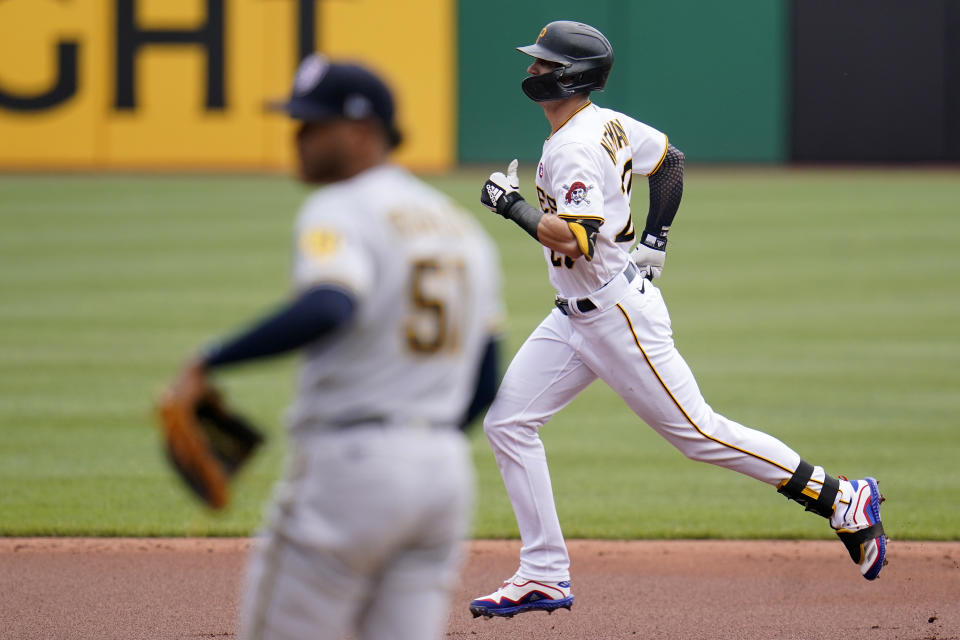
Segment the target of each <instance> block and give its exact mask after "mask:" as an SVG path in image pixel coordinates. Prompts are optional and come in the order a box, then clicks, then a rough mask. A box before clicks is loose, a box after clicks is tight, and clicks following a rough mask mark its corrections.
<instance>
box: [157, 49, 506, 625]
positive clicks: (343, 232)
mask: <svg viewBox="0 0 960 640" xmlns="http://www.w3.org/2000/svg"><path fill="white" fill-rule="evenodd" d="M277 106H278V108H280V109H282V110H284V111H285V112H287V113H288V114H289V115H290V116H291V117H293V118H294V119H296V120H298V121H300V122H301V124H300V127H299V130H298V132H297V136H296V145H297V151H298V160H299V172H300V178H301V179H302V180H303V181H304V182H306V183H309V184H317V185H325V186H323V187H322V188H319V189H318V190H316V191H315V192H314V193H313V194H312V195H311V196H310V197H309V198H308V199H307V200H306V202H305V204H304V205H303V208H302V210H301V212H300V215H299V217H298V220H297V223H296V232H295V249H294V261H293V285H294V299H293V300H292V301H291V302H289V303H288V304H287V305H286V306H284V307H283V308H282V309H280V310H279V311H277V312H276V313H274V314H273V315H271V316H270V317H268V318H266V319H264V320H263V321H261V322H259V323H257V324H256V325H254V326H253V327H251V328H250V329H248V330H246V331H243V332H242V333H241V334H239V335H237V336H236V337H234V338H231V339H229V340H227V341H225V342H223V343H221V344H219V345H217V346H215V347H213V348H211V349H209V350H207V351H206V352H205V353H203V354H202V355H201V356H200V357H199V358H198V359H196V360H194V361H192V362H190V363H189V364H188V365H187V366H186V367H185V369H184V370H183V372H182V373H181V375H180V377H179V378H178V379H177V380H175V382H174V387H177V386H180V387H183V386H195V387H202V386H204V385H206V384H207V382H206V376H207V375H208V372H209V371H210V370H213V369H218V368H220V367H223V366H225V365H228V364H233V363H236V362H240V361H244V360H250V359H253V358H260V357H264V356H269V355H274V354H277V353H281V352H284V351H288V350H291V349H295V348H298V347H299V348H302V349H303V353H304V359H303V364H302V367H301V369H300V375H299V384H298V386H297V391H296V399H295V401H294V403H293V406H292V408H291V411H290V424H289V434H290V447H289V451H290V454H289V458H288V461H287V468H286V471H285V475H284V478H283V479H282V481H281V482H280V483H279V484H278V485H277V487H276V490H275V495H274V499H273V505H272V509H271V514H270V515H269V517H268V522H267V523H266V525H265V529H264V535H263V538H264V540H263V541H262V544H260V545H258V547H257V549H256V551H255V552H254V554H253V556H252V559H251V564H250V566H249V573H248V585H247V593H246V597H245V600H244V604H243V616H242V621H241V625H240V627H241V630H240V637H241V638H246V639H262V638H270V639H288V638H289V639H293V638H311V639H330V640H333V639H335V638H341V637H343V636H344V635H345V634H346V633H350V634H351V637H355V638H358V639H370V640H372V639H381V638H397V639H407V640H423V639H425V638H439V637H441V635H442V631H443V626H444V624H445V622H446V612H447V607H448V604H449V602H448V596H449V591H450V588H451V583H452V581H453V580H454V579H455V577H456V572H457V568H458V562H457V561H458V547H459V545H460V542H461V540H462V538H463V536H464V535H465V533H466V531H467V528H468V519H469V514H470V511H471V508H472V506H471V505H472V492H473V474H472V466H471V463H470V459H469V449H468V445H467V442H466V439H465V438H464V437H463V434H462V433H461V428H462V427H463V426H465V424H466V423H468V422H469V421H470V420H471V419H472V418H474V417H476V416H477V415H479V413H480V412H481V411H482V410H483V409H484V408H485V407H486V406H487V405H488V404H489V402H490V400H492V398H493V395H494V392H495V390H496V381H497V363H496V353H497V347H496V344H497V342H496V340H495V339H494V336H495V335H496V333H495V330H496V329H497V326H496V324H497V323H498V322H499V320H500V317H501V315H502V313H503V309H502V301H501V294H500V274H499V266H498V258H497V255H496V249H495V247H494V245H493V243H492V242H491V241H490V240H489V238H488V236H487V235H486V234H485V233H484V232H483V231H482V230H481V227H480V226H479V224H478V223H477V222H476V220H475V219H474V218H473V217H472V216H471V215H470V214H468V213H466V212H465V211H463V210H462V209H460V208H459V207H457V206H456V205H454V204H453V203H452V202H451V201H450V200H449V199H448V198H447V197H445V196H443V195H442V194H440V193H439V192H437V191H435V190H434V189H432V188H430V187H429V186H427V185H426V184H424V183H423V182H421V181H419V180H418V179H416V178H415V177H414V176H412V175H411V174H410V173H408V172H407V171H405V170H403V169H401V168H399V167H397V166H395V165H392V164H390V163H389V162H388V155H389V153H390V151H391V150H392V149H393V148H394V147H395V146H396V145H397V144H398V143H399V141H400V135H399V133H398V132H397V129H396V128H395V125H394V103H393V99H392V96H391V94H390V91H389V89H388V88H387V86H386V85H385V84H384V83H383V82H382V81H381V80H380V78H378V77H377V76H376V75H374V74H373V73H371V72H370V71H369V70H367V69H365V68H363V67H361V66H358V65H354V64H345V63H335V62H331V61H329V60H327V59H325V58H324V57H322V56H319V55H311V56H309V57H307V58H306V59H305V60H304V61H303V63H302V64H301V66H300V68H299V70H298V71H297V74H296V78H295V80H294V87H293V92H292V95H291V96H290V99H289V100H287V101H285V102H283V103H282V104H280V105H277Z"/></svg>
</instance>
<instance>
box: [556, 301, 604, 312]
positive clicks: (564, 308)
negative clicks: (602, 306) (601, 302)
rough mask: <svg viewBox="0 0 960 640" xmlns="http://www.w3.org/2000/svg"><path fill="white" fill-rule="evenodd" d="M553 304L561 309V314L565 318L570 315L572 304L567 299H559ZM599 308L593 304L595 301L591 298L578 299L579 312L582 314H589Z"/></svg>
mask: <svg viewBox="0 0 960 640" xmlns="http://www.w3.org/2000/svg"><path fill="white" fill-rule="evenodd" d="M553 304H555V305H557V309H560V313H562V314H563V315H565V316H568V315H570V303H569V302H567V300H566V299H565V298H557V299H556V300H554V301H553ZM596 308H597V305H595V304H593V300H591V299H590V298H578V299H577V311H579V312H580V313H587V312H590V311H593V310H594V309H596Z"/></svg>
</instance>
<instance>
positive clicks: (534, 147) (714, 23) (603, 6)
mask: <svg viewBox="0 0 960 640" xmlns="http://www.w3.org/2000/svg"><path fill="white" fill-rule="evenodd" d="M787 9H788V7H787V0H740V1H739V2H736V3H725V2H724V3H712V2H700V1H694V0H680V1H670V2H664V1H663V0H658V1H657V2H652V1H648V0H641V1H637V2H627V1H625V0H620V1H618V0H594V1H593V2H590V3H583V2H573V1H572V0H552V1H551V2H542V1H540V0H536V1H533V2H516V1H508V0H488V1H485V2H482V3H480V2H472V1H469V0H460V2H459V6H458V30H459V33H458V43H459V45H458V55H459V59H458V68H459V79H458V82H459V92H458V95H459V105H458V110H459V115H458V119H457V126H458V148H457V151H458V159H459V161H460V162H480V163H499V162H502V163H504V164H505V163H506V162H507V161H509V160H510V159H511V158H513V157H519V158H520V159H521V160H523V161H535V160H536V159H537V158H538V157H539V153H540V149H541V145H542V143H543V140H544V138H545V137H546V136H547V134H548V133H549V129H548V127H547V123H546V120H545V119H544V117H543V111H542V110H541V109H540V107H538V106H537V105H536V104H535V103H533V102H531V101H530V100H529V99H527V97H526V96H524V95H523V93H522V92H521V90H520V82H521V81H522V80H523V78H524V77H525V76H526V72H525V69H526V66H527V64H529V61H530V58H528V57H527V56H525V55H523V54H521V53H519V52H517V51H515V49H514V47H516V46H518V45H523V44H529V43H530V42H533V41H534V40H535V39H536V37H537V34H538V33H539V31H540V28H541V27H542V26H543V25H544V24H546V23H548V22H550V21H552V20H561V19H567V20H579V21H581V22H586V23H588V24H591V25H593V26H595V27H597V28H598V29H600V30H601V31H603V33H604V34H605V35H606V36H607V37H608V38H609V39H610V42H611V44H612V45H613V48H614V52H615V56H616V61H615V63H614V67H613V72H612V74H611V76H610V81H609V85H608V89H607V90H606V91H604V92H602V93H596V94H594V101H595V102H596V103H597V104H600V105H601V106H608V107H611V108H614V109H618V110H620V111H624V112H627V113H629V114H630V115H632V116H634V117H636V118H637V119H639V120H642V121H644V122H646V123H648V124H650V125H651V126H654V127H656V128H658V129H660V130H661V131H663V132H664V133H666V134H667V135H668V136H669V137H670V140H671V141H672V142H673V143H674V144H675V145H677V146H678V147H680V148H681V149H682V150H683V151H684V152H685V153H686V154H687V158H688V161H690V162H723V161H742V162H780V161H783V160H785V159H786V156H787V150H788V142H787V141H788V132H787V126H788V122H789V114H788V104H789V96H788V95H787V91H788V88H789V86H790V82H789V63H788V58H787V55H788V52H789V50H790V42H789V40H788V34H789V28H788V23H787V18H788V11H787Z"/></svg>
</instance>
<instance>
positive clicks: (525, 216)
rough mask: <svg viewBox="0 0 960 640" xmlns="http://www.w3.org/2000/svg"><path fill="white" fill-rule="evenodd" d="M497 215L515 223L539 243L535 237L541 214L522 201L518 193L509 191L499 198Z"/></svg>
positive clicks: (538, 239)
mask: <svg viewBox="0 0 960 640" xmlns="http://www.w3.org/2000/svg"><path fill="white" fill-rule="evenodd" d="M497 213H499V214H500V215H502V216H503V217H504V218H506V219H507V220H513V221H514V222H516V223H517V224H518V225H519V226H520V228H521V229H523V230H524V231H526V232H527V233H529V234H530V236H531V237H532V238H533V239H534V240H536V241H537V242H540V238H538V237H537V227H538V226H539V225H540V218H542V217H543V213H542V212H540V211H539V210H537V209H536V208H535V207H534V206H533V205H531V204H530V203H528V202H527V201H526V200H524V199H523V196H521V195H520V194H519V193H517V192H516V191H511V192H510V193H508V194H506V195H504V196H503V197H502V198H500V201H499V202H497Z"/></svg>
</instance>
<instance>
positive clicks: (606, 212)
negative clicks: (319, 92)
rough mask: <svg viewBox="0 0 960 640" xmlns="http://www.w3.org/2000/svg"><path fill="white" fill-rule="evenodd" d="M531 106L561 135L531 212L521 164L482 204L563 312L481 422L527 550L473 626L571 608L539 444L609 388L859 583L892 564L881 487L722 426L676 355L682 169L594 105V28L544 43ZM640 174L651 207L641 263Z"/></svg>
mask: <svg viewBox="0 0 960 640" xmlns="http://www.w3.org/2000/svg"><path fill="white" fill-rule="evenodd" d="M519 51H521V52H523V53H525V54H527V55H529V56H531V57H533V58H534V60H533V62H532V63H531V64H530V66H529V67H528V69H527V73H528V74H529V76H528V77H527V78H526V79H525V80H524V81H523V84H522V88H523V91H524V93H525V94H526V95H527V96H528V97H529V98H531V99H532V100H534V101H536V102H537V103H539V104H540V106H542V107H543V110H544V114H545V115H546V118H547V120H548V122H549V123H550V127H551V131H550V136H549V137H548V138H547V140H546V142H544V144H543V154H542V156H541V159H540V163H539V164H538V165H537V175H536V188H537V192H536V205H537V206H533V205H531V204H529V203H528V202H527V201H526V200H525V199H524V198H523V197H521V195H520V193H519V192H518V188H519V181H518V179H517V161H516V160H514V161H513V162H511V163H510V166H509V168H508V169H507V173H506V174H503V173H501V172H497V173H494V174H492V175H491V176H490V178H489V180H487V182H486V184H484V186H483V189H482V191H481V202H482V203H483V204H484V205H485V206H487V207H488V208H490V209H491V210H493V211H495V212H496V213H499V214H500V215H502V216H503V217H504V218H506V219H508V220H512V221H514V222H515V223H516V224H517V225H518V226H519V227H520V228H521V229H523V230H524V231H526V232H527V233H528V234H530V236H532V237H533V238H534V239H535V240H537V241H538V242H539V243H540V244H542V245H543V254H544V257H545V258H546V263H547V271H548V273H549V276H550V282H551V283H552V284H553V286H554V287H555V288H556V290H557V298H556V308H555V309H554V310H553V311H552V312H550V314H549V315H548V316H547V317H546V318H545V319H544V320H543V322H541V323H540V325H539V326H538V327H537V328H536V329H535V330H534V331H533V333H532V334H531V335H530V336H529V337H528V338H527V340H526V342H525V343H524V344H523V346H522V347H521V348H520V350H519V351H518V352H517V354H516V356H515V357H514V359H513V361H512V362H511V363H510V366H509V368H508V370H507V372H506V374H505V376H504V379H503V381H502V383H501V386H500V389H499V390H498V391H497V394H496V398H495V399H494V401H493V404H492V406H491V407H490V410H489V411H488V412H487V415H486V418H485V420H484V430H485V432H486V434H487V438H488V439H489V441H490V444H491V446H492V447H493V451H494V454H495V457H496V460H497V464H498V466H499V468H500V473H501V475H502V476H503V482H504V485H505V486H506V489H507V493H508V494H509V496H510V500H511V502H512V504H513V509H514V513H515V515H516V518H517V524H518V527H519V529H520V536H521V538H522V543H523V544H522V548H521V552H520V567H519V569H518V570H517V572H516V574H515V575H514V576H513V577H511V578H509V579H507V580H506V581H505V582H504V583H503V585H502V586H501V587H500V588H499V589H497V590H496V591H494V592H493V593H491V594H489V595H485V596H482V597H479V598H477V599H476V600H474V601H472V602H471V603H470V610H471V611H472V612H473V614H474V616H480V615H484V616H508V617H509V616H512V615H514V614H517V613H521V612H525V611H531V610H538V609H539V610H546V611H552V610H554V609H557V608H561V607H564V608H567V609H569V608H570V607H571V605H572V604H573V594H572V593H571V587H570V569H569V566H570V563H569V557H568V554H567V549H566V545H565V543H564V539H563V534H562V533H561V530H560V524H559V521H558V519H557V513H556V509H555V506H554V500H553V492H552V489H551V485H550V474H549V471H548V469H547V462H546V457H545V453H544V448H543V444H542V442H541V440H540V437H539V433H538V432H539V429H540V428H541V427H542V426H543V425H544V424H546V423H547V421H548V420H549V419H550V417H551V416H553V415H554V414H555V413H556V412H557V411H559V410H560V409H562V408H563V407H564V406H566V405H567V404H568V403H569V402H570V401H571V400H572V399H573V398H574V396H576V395H577V394H578V393H580V391H582V390H583V389H585V388H586V387H587V385H589V384H590V383H591V382H593V381H594V380H595V379H597V378H600V379H602V380H603V381H604V382H606V383H607V384H608V385H610V387H611V388H612V389H613V390H614V391H616V392H617V393H618V394H619V395H620V396H621V397H622V398H623V399H624V400H625V401H626V403H627V404H628V405H629V406H630V408H631V409H633V411H634V412H635V413H636V414H637V416H639V417H640V419H642V420H643V421H644V422H646V423H647V424H648V425H650V426H651V427H652V428H653V429H655V430H656V431H657V433H659V434H660V435H662V436H663V437H664V438H666V439H667V440H668V441H669V442H670V443H671V444H673V445H674V446H675V447H677V449H679V450H680V451H681V452H683V454H684V455H686V456H687V457H689V458H690V459H692V460H699V461H702V462H709V463H712V464H716V465H719V466H722V467H725V468H727V469H732V470H734V471H738V472H740V473H743V474H746V475H748V476H751V477H753V478H756V479H757V480H760V481H762V482H765V483H767V484H770V485H772V486H774V487H776V488H777V490H778V492H779V493H781V494H783V495H785V496H786V497H787V498H790V499H792V500H795V501H796V502H799V503H800V504H802V505H803V506H804V507H806V508H807V510H808V511H813V512H814V513H817V514H819V515H821V516H823V517H824V518H827V519H829V521H830V526H831V527H833V528H834V529H835V530H836V532H837V534H838V535H839V536H840V538H841V540H842V541H843V542H844V544H845V545H846V547H847V549H848V551H849V553H850V555H851V557H852V558H853V560H854V562H855V563H857V565H859V568H860V572H861V573H862V574H863V576H864V577H865V578H867V579H868V580H873V579H874V578H876V577H877V575H878V574H879V573H880V570H881V568H882V567H883V565H884V554H885V549H886V539H885V537H884V534H883V527H882V525H881V523H880V503H881V501H882V497H881V496H880V494H879V491H878V489H877V483H876V481H875V480H874V479H873V478H865V479H863V480H847V479H845V478H843V477H842V476H840V477H836V478H835V477H832V476H830V475H827V473H826V472H825V471H824V469H823V468H822V467H819V466H814V465H812V464H809V463H808V462H806V461H804V460H803V459H801V457H800V456H799V455H798V454H797V453H795V452H794V451H793V450H792V449H791V448H789V447H788V446H786V445H785V444H784V443H782V442H780V441H779V440H777V439H776V438H773V437H771V436H769V435H767V434H765V433H762V432H760V431H756V430H754V429H749V428H747V427H744V426H743V425H740V424H738V423H736V422H734V421H732V420H729V419H727V418H725V417H723V416H721V415H720V414H718V413H716V412H715V411H713V409H711V408H710V406H709V405H708V404H707V403H706V402H705V401H704V398H703V396H702V395H701V394H700V391H699V389H698V387H697V382H696V380H695V379H694V377H693V374H692V373H691V371H690V369H689V368H688V366H687V364H686V362H684V360H683V358H682V357H681V356H680V354H679V353H678V352H677V349H676V348H675V346H674V343H673V339H672V333H671V328H670V316H669V315H668V313H667V308H666V306H665V304H664V300H663V297H662V295H661V293H660V290H659V289H658V288H657V287H656V286H655V285H654V284H653V280H654V279H655V278H657V277H658V276H659V275H660V273H661V271H662V269H663V267H664V259H665V257H666V245H667V234H668V231H669V229H670V225H671V223H672V221H673V217H674V215H675V214H676V212H677V209H678V207H679V205H680V199H681V195H682V193H683V167H684V156H683V154H682V153H681V152H680V151H679V150H678V149H677V148H676V147H674V146H672V145H671V144H670V143H669V141H668V140H667V137H666V136H665V135H664V134H663V133H661V132H660V131H657V130H656V129H653V128H652V127H650V126H648V125H646V124H643V123H642V122H638V121H637V120H635V119H633V118H631V117H630V116H628V115H626V114H623V113H619V112H617V111H613V110H611V109H605V108H603V107H600V106H598V105H596V104H594V103H593V102H592V101H591V100H590V92H591V91H596V90H600V89H603V87H604V85H605V84H606V81H607V76H608V74H609V73H610V69H611V67H612V65H613V50H612V48H611V46H610V43H609V42H608V41H607V39H606V38H605V37H604V36H603V34H601V33H600V32H599V31H597V30H596V29H594V28H593V27H590V26H588V25H585V24H580V23H577V22H568V21H558V22H551V23H550V24H548V25H547V26H546V27H544V28H543V30H541V31H540V35H539V37H538V38H537V40H536V42H535V43H534V44H531V45H529V46H525V47H519ZM634 174H639V175H641V176H647V178H648V180H649V185H650V208H649V212H648V214H647V218H646V223H645V226H644V228H643V230H642V233H641V236H640V242H639V244H637V246H636V248H635V249H634V251H633V253H632V254H631V253H630V245H631V244H632V242H633V240H634V238H635V235H636V234H635V232H634V228H633V224H632V222H631V216H630V192H631V187H632V184H633V176H634Z"/></svg>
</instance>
